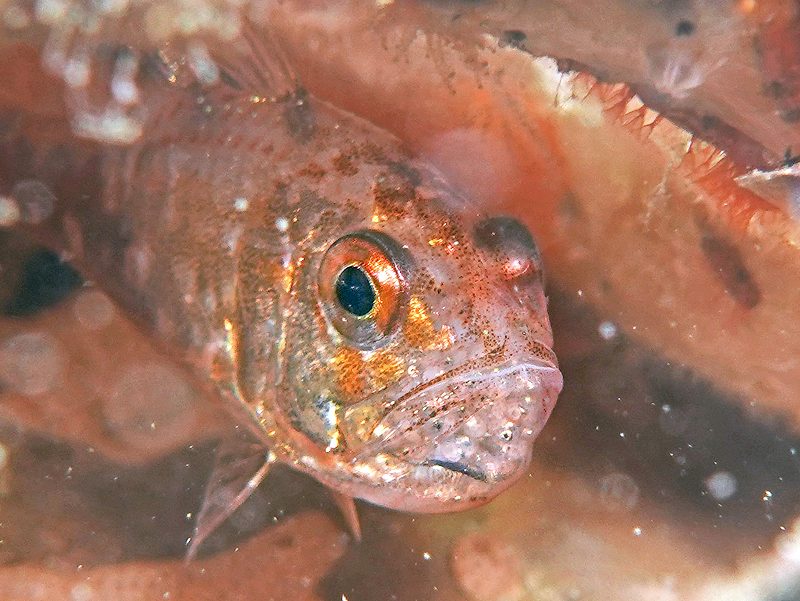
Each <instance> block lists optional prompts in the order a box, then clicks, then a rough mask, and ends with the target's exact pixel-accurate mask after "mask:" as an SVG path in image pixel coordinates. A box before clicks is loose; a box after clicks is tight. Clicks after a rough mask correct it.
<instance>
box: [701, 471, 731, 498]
mask: <svg viewBox="0 0 800 601" xmlns="http://www.w3.org/2000/svg"><path fill="white" fill-rule="evenodd" d="M704 483H705V485H706V490H708V492H709V494H710V495H711V496H712V497H714V499H716V500H717V501H726V500H728V499H730V498H731V497H732V496H733V495H735V494H736V489H737V487H738V482H737V481H736V476H734V475H733V474H731V473H730V472H724V471H720V472H714V473H713V474H711V475H710V476H709V477H708V478H706V479H705V482H704Z"/></svg>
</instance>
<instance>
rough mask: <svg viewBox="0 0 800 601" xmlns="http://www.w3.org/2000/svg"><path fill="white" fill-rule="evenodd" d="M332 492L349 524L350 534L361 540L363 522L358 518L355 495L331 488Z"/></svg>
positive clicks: (356, 539)
mask: <svg viewBox="0 0 800 601" xmlns="http://www.w3.org/2000/svg"><path fill="white" fill-rule="evenodd" d="M330 493H331V496H332V497H333V500H334V502H335V503H336V506H337V507H338V508H339V511H341V512H342V517H343V518H344V521H345V523H346V524H347V528H348V530H350V534H351V535H352V536H353V540H355V541H356V542H361V522H360V521H359V519H358V509H357V508H356V503H355V501H354V500H353V497H351V496H349V495H345V494H343V493H340V492H338V491H335V490H333V489H331V490H330Z"/></svg>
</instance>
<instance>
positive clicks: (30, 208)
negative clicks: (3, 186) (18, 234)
mask: <svg viewBox="0 0 800 601" xmlns="http://www.w3.org/2000/svg"><path fill="white" fill-rule="evenodd" d="M11 195H12V196H13V197H14V198H15V199H16V201H17V205H18V206H19V210H20V213H21V215H22V220H23V221H24V222H25V223H30V224H33V225H36V224H38V223H42V222H43V221H44V220H45V219H47V218H48V217H50V215H52V214H53V210H54V209H55V206H56V197H55V194H53V193H52V192H51V191H50V188H48V187H47V186H46V185H45V184H43V183H42V182H40V181H39V180H35V179H25V180H22V181H19V182H17V183H16V184H15V185H14V188H13V189H12V191H11Z"/></svg>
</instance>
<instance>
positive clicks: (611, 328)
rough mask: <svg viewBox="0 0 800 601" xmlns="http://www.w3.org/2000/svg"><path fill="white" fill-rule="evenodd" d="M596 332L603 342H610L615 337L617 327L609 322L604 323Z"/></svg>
mask: <svg viewBox="0 0 800 601" xmlns="http://www.w3.org/2000/svg"><path fill="white" fill-rule="evenodd" d="M597 332H598V334H600V337H601V338H602V339H603V340H611V339H613V338H615V337H616V335H617V326H616V325H615V324H614V323H612V322H610V321H604V322H603V323H601V324H600V325H599V326H598V327H597Z"/></svg>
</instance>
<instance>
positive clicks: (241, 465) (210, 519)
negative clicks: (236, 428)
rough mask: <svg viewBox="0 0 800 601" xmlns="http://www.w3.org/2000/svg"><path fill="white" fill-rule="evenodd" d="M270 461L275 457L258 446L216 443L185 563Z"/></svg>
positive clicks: (229, 441) (241, 442) (234, 440)
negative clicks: (214, 455)
mask: <svg viewBox="0 0 800 601" xmlns="http://www.w3.org/2000/svg"><path fill="white" fill-rule="evenodd" d="M274 461H275V455H274V454H273V453H272V452H270V451H266V452H265V450H264V446H263V445H261V444H258V443H254V442H251V441H249V440H245V439H242V438H231V439H226V440H223V441H221V442H220V444H219V446H218V447H217V451H216V457H215V460H214V469H213V470H212V472H211V477H210V478H209V480H208V484H207V485H206V492H205V496H204V498H203V504H202V505H201V506H200V511H199V513H198V516H197V521H196V522H195V527H194V534H193V535H192V537H191V539H189V541H188V542H187V544H188V546H189V549H188V551H187V552H186V561H191V560H193V559H194V558H195V557H196V556H197V553H198V551H199V550H200V547H201V546H202V544H203V541H205V540H206V539H207V538H208V537H209V536H210V535H211V533H213V532H214V531H215V530H216V529H217V528H218V527H219V526H220V525H221V524H222V523H223V522H224V521H225V520H227V519H228V518H229V517H230V516H231V514H232V513H233V512H234V511H236V510H237V509H238V508H239V507H240V506H241V504H242V503H244V502H245V501H246V500H247V498H248V497H249V496H250V495H251V494H252V493H253V491H254V490H255V489H256V488H258V485H259V484H260V483H261V481H262V480H263V479H264V477H265V476H266V475H267V472H268V471H269V468H270V466H271V465H272V463H274Z"/></svg>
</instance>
